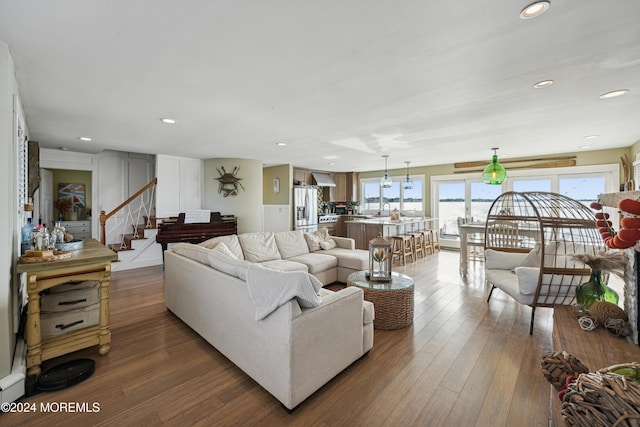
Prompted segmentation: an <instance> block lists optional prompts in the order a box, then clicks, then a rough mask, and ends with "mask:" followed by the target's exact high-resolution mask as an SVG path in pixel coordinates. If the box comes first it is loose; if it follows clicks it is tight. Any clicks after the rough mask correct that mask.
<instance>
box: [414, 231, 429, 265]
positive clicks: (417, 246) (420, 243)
mask: <svg viewBox="0 0 640 427" xmlns="http://www.w3.org/2000/svg"><path fill="white" fill-rule="evenodd" d="M411 237H412V239H413V241H412V245H413V259H417V255H418V254H420V256H421V257H422V258H424V257H425V256H426V252H427V251H426V244H425V240H424V239H425V236H424V231H418V232H415V233H413V234H412V235H411Z"/></svg>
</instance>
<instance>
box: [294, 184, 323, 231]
mask: <svg viewBox="0 0 640 427" xmlns="http://www.w3.org/2000/svg"><path fill="white" fill-rule="evenodd" d="M293 203H294V204H293V219H294V221H293V224H294V230H302V231H307V232H310V231H317V230H318V187H307V186H305V187H293Z"/></svg>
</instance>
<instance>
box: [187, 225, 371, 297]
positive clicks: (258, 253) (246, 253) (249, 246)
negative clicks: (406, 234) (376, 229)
mask: <svg viewBox="0 0 640 427" xmlns="http://www.w3.org/2000/svg"><path fill="white" fill-rule="evenodd" d="M219 242H222V243H224V244H225V245H226V246H227V247H228V248H229V250H230V252H231V253H233V255H234V256H236V257H237V258H238V259H244V260H247V261H250V262H258V263H261V264H262V265H263V266H265V267H270V268H273V269H275V270H281V271H306V272H308V273H311V274H313V275H314V276H315V277H316V278H317V279H318V280H320V281H321V282H322V283H323V284H325V285H328V284H330V283H333V282H336V281H337V282H342V283H346V282H347V277H349V274H351V273H353V272H355V271H359V270H366V269H367V268H369V252H368V251H365V250H362V249H355V241H354V240H353V239H350V238H346V237H335V236H329V234H328V232H327V230H318V231H317V232H315V233H304V232H302V231H300V230H296V231H283V232H279V233H272V232H260V233H244V234H238V235H237V236H236V235H233V236H222V237H215V238H213V239H210V240H207V241H205V242H202V243H200V244H199V245H200V246H204V247H206V248H213V247H215V246H216V245H217V244H218V243H219Z"/></svg>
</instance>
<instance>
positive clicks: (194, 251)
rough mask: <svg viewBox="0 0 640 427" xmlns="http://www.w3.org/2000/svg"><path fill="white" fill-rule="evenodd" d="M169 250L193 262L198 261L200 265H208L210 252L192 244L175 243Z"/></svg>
mask: <svg viewBox="0 0 640 427" xmlns="http://www.w3.org/2000/svg"><path fill="white" fill-rule="evenodd" d="M171 250H172V251H173V252H175V253H177V254H178V255H182V256H184V257H187V258H189V259H192V260H194V261H198V262H199V263H201V264H205V265H207V264H209V260H208V258H207V257H208V256H209V253H210V252H211V250H210V249H207V248H205V247H202V246H199V245H194V244H192V243H183V242H180V243H176V244H175V245H174V246H173V247H172V248H171Z"/></svg>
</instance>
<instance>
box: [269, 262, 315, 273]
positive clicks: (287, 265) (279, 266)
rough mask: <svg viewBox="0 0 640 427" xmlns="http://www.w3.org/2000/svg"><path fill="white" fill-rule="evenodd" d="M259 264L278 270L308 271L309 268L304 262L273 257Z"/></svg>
mask: <svg viewBox="0 0 640 427" xmlns="http://www.w3.org/2000/svg"><path fill="white" fill-rule="evenodd" d="M260 265H262V266H263V267H267V268H272V269H274V270H278V271H304V272H309V268H308V267H307V266H306V265H305V264H301V263H299V262H293V261H290V260H286V259H273V260H271V261H264V262H261V263H260Z"/></svg>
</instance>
